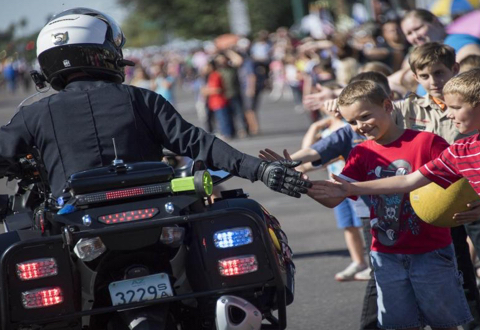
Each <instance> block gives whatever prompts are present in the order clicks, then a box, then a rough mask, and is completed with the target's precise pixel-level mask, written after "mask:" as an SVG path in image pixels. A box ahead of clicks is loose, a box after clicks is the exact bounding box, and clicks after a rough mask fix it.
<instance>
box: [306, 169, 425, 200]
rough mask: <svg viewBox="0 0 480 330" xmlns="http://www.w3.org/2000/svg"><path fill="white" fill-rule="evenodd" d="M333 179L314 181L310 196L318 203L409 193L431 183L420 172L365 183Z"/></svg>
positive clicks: (335, 177)
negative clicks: (333, 199) (362, 196)
mask: <svg viewBox="0 0 480 330" xmlns="http://www.w3.org/2000/svg"><path fill="white" fill-rule="evenodd" d="M332 177H333V179H334V181H313V182H312V188H310V189H309V192H308V195H309V196H310V197H311V198H313V199H315V200H317V201H319V200H324V199H329V198H345V197H348V196H359V195H380V194H385V195H389V194H398V193H407V192H410V191H412V190H415V189H417V188H420V187H422V186H425V185H426V184H428V183H430V180H429V179H427V178H426V177H424V176H423V174H422V173H420V171H415V172H413V173H411V174H408V175H402V176H393V177H389V178H385V179H379V180H372V181H365V182H348V181H346V180H344V179H342V178H340V177H338V176H336V175H332Z"/></svg>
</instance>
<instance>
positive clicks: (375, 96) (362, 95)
mask: <svg viewBox="0 0 480 330" xmlns="http://www.w3.org/2000/svg"><path fill="white" fill-rule="evenodd" d="M387 99H388V95H387V93H386V92H385V90H384V89H383V88H382V87H381V86H380V85H379V84H376V83H374V82H373V81H370V80H359V81H355V82H353V83H351V84H348V85H347V87H345V88H344V89H343V91H342V92H341V93H340V96H339V97H338V105H339V106H349V105H351V104H353V103H355V102H358V101H366V102H368V103H371V104H376V105H380V106H382V105H383V103H384V101H385V100H387Z"/></svg>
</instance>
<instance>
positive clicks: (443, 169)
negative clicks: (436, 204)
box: [419, 134, 480, 194]
mask: <svg viewBox="0 0 480 330" xmlns="http://www.w3.org/2000/svg"><path fill="white" fill-rule="evenodd" d="M479 139H480V135H479V134H475V135H473V136H470V137H468V138H465V139H461V140H458V141H457V142H455V143H454V144H452V145H451V146H450V147H448V148H447V149H445V151H443V152H442V153H441V154H440V156H439V157H438V158H436V159H434V160H432V161H431V162H429V163H427V164H425V165H424V166H422V167H421V168H420V169H419V170H420V172H421V173H422V174H423V175H424V176H425V177H426V178H428V179H429V180H431V181H433V182H435V183H436V184H438V185H439V186H441V187H443V188H447V187H448V186H450V185H451V184H452V183H454V182H455V181H457V180H459V179H461V178H462V177H465V178H466V179H467V180H468V181H469V182H470V185H471V186H472V187H473V189H475V191H476V192H477V194H480V141H479Z"/></svg>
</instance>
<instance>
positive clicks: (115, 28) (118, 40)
mask: <svg viewBox="0 0 480 330" xmlns="http://www.w3.org/2000/svg"><path fill="white" fill-rule="evenodd" d="M75 14H77V15H89V16H93V17H97V18H98V19H101V20H102V21H104V22H105V23H106V24H107V25H108V26H109V27H110V29H111V30H112V37H113V42H114V43H115V45H116V46H117V47H120V48H121V47H123V45H125V41H126V39H125V36H124V35H123V32H122V29H121V28H120V26H119V25H118V24H117V22H116V21H115V20H114V19H113V18H112V17H111V16H110V15H107V14H104V13H102V12H99V11H97V10H95V9H90V8H72V9H67V10H65V11H62V12H61V13H58V14H56V15H54V16H53V17H52V18H51V19H50V21H53V20H55V19H58V18H59V17H62V16H66V15H75Z"/></svg>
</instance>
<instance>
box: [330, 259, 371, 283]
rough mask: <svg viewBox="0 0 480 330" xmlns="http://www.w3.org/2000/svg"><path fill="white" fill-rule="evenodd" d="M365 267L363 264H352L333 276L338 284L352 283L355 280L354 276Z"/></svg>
mask: <svg viewBox="0 0 480 330" xmlns="http://www.w3.org/2000/svg"><path fill="white" fill-rule="evenodd" d="M366 268H368V267H367V265H365V264H357V263H356V262H352V263H351V264H350V265H348V267H347V268H345V269H344V270H342V271H341V272H338V273H336V274H335V279H336V280H337V281H339V282H343V281H353V280H354V279H355V278H354V277H355V274H357V273H360V272H361V271H363V270H365V269H366Z"/></svg>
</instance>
